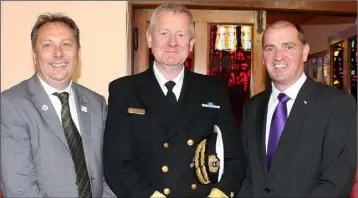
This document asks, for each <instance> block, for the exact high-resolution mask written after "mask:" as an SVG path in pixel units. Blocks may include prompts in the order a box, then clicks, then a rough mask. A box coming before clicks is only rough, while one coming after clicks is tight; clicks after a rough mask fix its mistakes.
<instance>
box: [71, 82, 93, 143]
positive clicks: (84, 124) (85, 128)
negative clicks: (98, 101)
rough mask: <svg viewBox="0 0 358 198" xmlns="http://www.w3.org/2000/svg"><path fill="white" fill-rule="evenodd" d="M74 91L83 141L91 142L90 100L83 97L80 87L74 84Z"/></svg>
mask: <svg viewBox="0 0 358 198" xmlns="http://www.w3.org/2000/svg"><path fill="white" fill-rule="evenodd" d="M72 89H73V91H74V94H75V101H76V109H77V115H78V121H79V124H80V130H81V136H82V139H87V140H89V139H90V135H91V117H90V103H89V101H88V99H87V98H86V97H85V96H83V95H82V92H81V91H80V90H79V87H78V86H77V85H76V84H75V83H72Z"/></svg>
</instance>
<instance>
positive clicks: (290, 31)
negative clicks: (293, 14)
mask: <svg viewBox="0 0 358 198" xmlns="http://www.w3.org/2000/svg"><path fill="white" fill-rule="evenodd" d="M263 42H264V44H268V43H284V42H294V43H296V42H300V41H299V39H298V32H297V30H296V28H295V27H293V26H290V25H289V26H278V27H271V28H269V29H267V30H266V31H265V36H264V40H263Z"/></svg>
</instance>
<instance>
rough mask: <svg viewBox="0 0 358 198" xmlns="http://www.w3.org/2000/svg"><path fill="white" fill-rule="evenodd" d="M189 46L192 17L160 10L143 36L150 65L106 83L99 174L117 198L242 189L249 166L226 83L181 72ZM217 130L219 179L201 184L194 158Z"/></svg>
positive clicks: (172, 8)
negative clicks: (221, 157) (221, 146)
mask: <svg viewBox="0 0 358 198" xmlns="http://www.w3.org/2000/svg"><path fill="white" fill-rule="evenodd" d="M194 42H195V38H194V26H193V21H192V15H191V13H190V11H189V10H188V9H187V8H185V7H183V6H181V5H175V4H169V5H162V6H160V7H158V8H157V9H156V10H155V11H154V12H153V16H152V18H151V23H150V26H149V29H148V31H147V44H148V47H149V48H151V49H152V52H153V54H154V57H155V62H154V64H153V66H152V67H151V68H149V69H148V70H147V71H145V72H143V73H140V74H138V75H134V76H129V77H123V78H120V79H117V80H115V81H113V82H111V83H110V85H109V100H108V117H107V123H106V128H105V136H104V169H105V178H106V181H107V182H108V185H109V186H110V187H111V189H112V190H113V191H114V192H115V193H116V194H117V196H125V197H127V196H128V197H206V196H209V197H225V196H226V197H228V196H234V195H235V193H236V192H237V191H238V190H239V188H240V184H241V182H242V181H243V178H244V176H245V170H246V162H245V154H244V150H243V147H242V145H241V144H238V143H237V142H239V141H240V140H239V137H238V133H237V127H236V126H235V121H234V119H233V115H232V113H231V108H230V104H229V100H228V94H227V89H226V85H225V84H223V83H221V82H219V81H217V80H215V79H214V78H212V77H209V76H204V75H200V74H196V73H193V72H190V71H188V70H187V69H185V68H184V64H183V63H184V61H185V60H186V58H187V57H188V55H189V52H190V51H192V49H193V45H194ZM173 86H174V87H173ZM215 125H217V126H218V127H219V128H220V130H221V132H222V135H223V142H224V152H225V169H224V174H223V175H222V178H221V180H220V182H218V183H217V184H213V183H210V184H206V185H202V184H199V181H198V180H197V178H196V176H195V173H194V168H193V166H194V163H193V157H194V152H195V148H196V146H197V144H198V143H199V142H200V141H201V140H202V138H205V137H206V136H207V135H208V134H209V132H212V131H213V128H214V126H215ZM222 168H223V167H222ZM244 169H245V170H244Z"/></svg>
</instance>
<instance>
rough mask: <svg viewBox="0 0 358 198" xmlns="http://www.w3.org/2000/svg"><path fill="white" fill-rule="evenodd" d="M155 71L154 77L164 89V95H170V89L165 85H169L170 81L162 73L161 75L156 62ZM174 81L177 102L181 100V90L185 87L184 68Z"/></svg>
mask: <svg viewBox="0 0 358 198" xmlns="http://www.w3.org/2000/svg"><path fill="white" fill-rule="evenodd" d="M153 70H154V75H155V78H156V79H157V81H158V83H159V85H160V88H162V91H163V93H164V95H167V93H168V88H167V87H166V86H165V83H167V82H168V81H169V80H167V79H166V78H165V77H164V76H163V74H162V73H160V71H159V69H158V68H157V66H156V65H155V62H154V64H153ZM172 81H174V82H175V86H174V87H173V93H174V94H175V97H176V99H177V101H178V100H179V96H180V92H181V88H182V87H183V81H184V67H183V69H182V70H181V72H180V73H179V75H178V76H177V77H175V78H174V79H173V80H172Z"/></svg>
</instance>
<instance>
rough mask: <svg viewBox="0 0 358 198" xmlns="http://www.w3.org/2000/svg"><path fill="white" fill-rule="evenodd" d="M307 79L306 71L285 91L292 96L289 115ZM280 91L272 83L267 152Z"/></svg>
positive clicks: (288, 103)
mask: <svg viewBox="0 0 358 198" xmlns="http://www.w3.org/2000/svg"><path fill="white" fill-rule="evenodd" d="M306 79H307V77H306V75H305V73H303V74H302V75H301V77H299V78H298V79H297V81H296V82H295V83H294V84H293V85H291V86H290V87H288V88H287V89H286V90H285V91H284V93H285V94H286V95H287V96H288V97H290V99H289V100H288V101H287V103H286V105H287V117H288V116H289V115H290V112H291V109H292V106H293V103H294V102H295V100H296V97H297V94H298V92H299V91H300V89H301V87H302V85H303V83H304V82H305V81H306ZM280 93H281V92H280V91H279V90H278V89H276V87H275V86H274V84H272V92H271V96H270V100H269V103H268V107H267V118H266V139H265V142H266V153H267V146H268V140H269V136H270V127H271V120H272V116H273V113H274V111H275V109H276V106H277V104H278V102H279V101H278V98H277V96H278V95H279V94H280Z"/></svg>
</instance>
